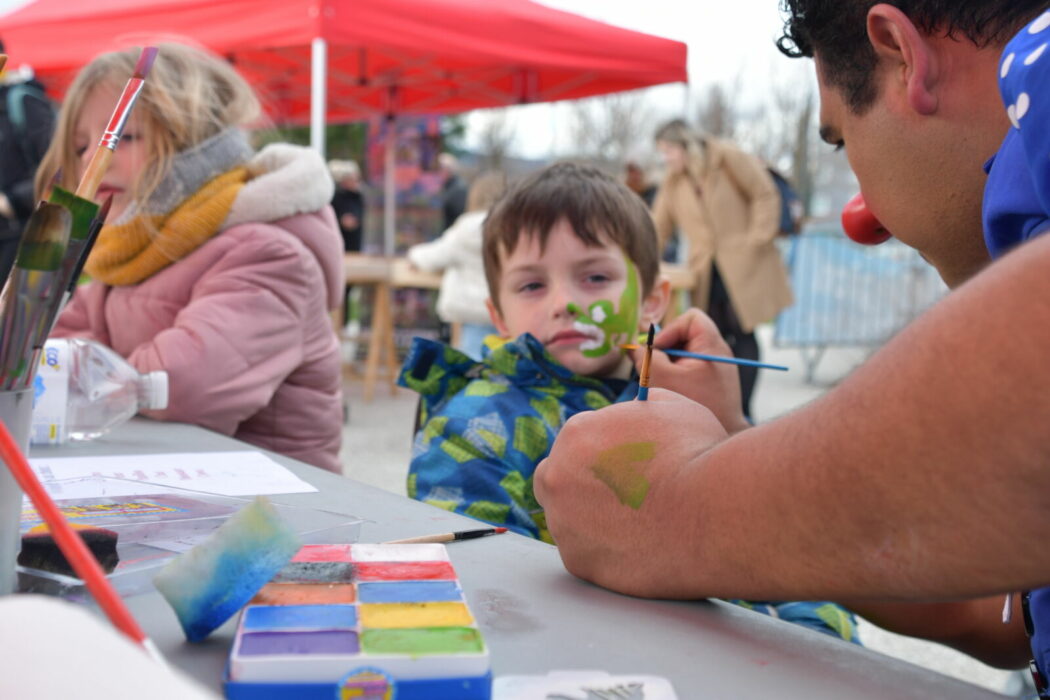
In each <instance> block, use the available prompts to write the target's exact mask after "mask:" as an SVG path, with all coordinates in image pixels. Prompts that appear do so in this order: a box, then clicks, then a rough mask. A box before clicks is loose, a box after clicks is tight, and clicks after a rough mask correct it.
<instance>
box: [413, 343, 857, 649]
mask: <svg viewBox="0 0 1050 700" xmlns="http://www.w3.org/2000/svg"><path fill="white" fill-rule="evenodd" d="M398 383H399V384H401V386H405V387H408V388H409V389H413V390H414V391H416V392H418V393H419V394H420V396H421V397H422V402H421V406H420V413H421V415H420V429H419V432H417V433H416V438H415V443H414V444H413V447H412V463H411V466H410V467H409V472H408V495H409V496H410V497H411V498H415V499H417V500H420V501H424V502H425V503H429V504H431V505H433V506H437V507H439V508H444V509H446V510H451V511H455V512H457V513H462V514H463V515H468V516H470V517H472V518H476V519H478V520H483V521H485V522H489V523H492V524H494V525H503V526H505V527H507V528H509V529H511V530H513V531H514V532H517V533H519V534H522V535H527V536H529V537H534V538H537V539H541V540H543V541H544V542H552V543H553V540H552V539H551V536H550V532H548V530H547V520H546V518H545V517H544V515H543V510H542V509H541V508H540V506H539V504H538V503H537V502H536V498H535V496H534V495H533V493H532V476H533V472H534V471H535V470H536V466H537V465H538V464H539V463H540V461H541V460H542V459H543V458H544V457H546V456H547V453H548V452H550V448H551V445H552V444H553V443H554V438H555V436H557V434H558V431H559V430H560V429H561V426H562V425H564V424H565V421H567V420H568V419H569V418H570V417H572V416H574V415H576V414H577V413H579V412H581V411H593V410H595V409H599V408H603V407H605V406H608V405H609V404H612V403H616V402H619V401H627V400H630V399H633V398H634V397H635V395H636V394H637V393H638V384H637V382H633V381H630V382H629V381H626V380H622V379H611V380H599V379H595V378H593V377H584V376H580V375H577V374H574V373H573V372H571V371H570V370H568V369H566V368H565V367H563V366H562V365H560V364H558V363H557V362H556V361H555V360H554V359H553V358H551V356H550V355H548V354H547V352H546V351H545V350H544V348H543V345H542V344H541V343H540V342H539V341H538V340H536V338H534V337H533V336H531V335H528V334H526V335H523V336H521V337H520V338H518V339H517V340H514V341H510V342H506V343H504V344H502V345H500V346H499V347H496V348H495V349H491V348H486V354H485V357H484V359H482V361H481V362H478V361H477V360H474V359H472V358H470V357H468V356H467V355H464V354H463V353H461V352H459V351H458V350H454V349H452V348H450V347H448V346H447V345H444V344H443V343H438V342H435V341H432V340H426V339H424V338H416V339H415V340H414V341H413V343H412V348H411V349H410V350H409V353H408V357H407V358H406V359H405V363H404V365H403V366H402V368H401V374H400V376H399V377H398ZM730 602H733V603H736V604H737V605H740V606H743V607H746V608H748V609H750V610H754V611H756V612H760V613H764V614H766V615H770V616H771V617H777V618H780V619H782V620H787V621H788V622H793V623H796V624H799V625H802V626H803V627H808V628H809V629H812V630H816V631H818V632H822V633H824V634H828V635H831V636H834V637H840V638H842V639H845V640H847V641H852V642H857V641H858V640H857V636H856V629H857V627H856V621H855V620H854V618H853V615H852V614H851V613H850V612H849V611H848V610H846V609H844V608H842V607H840V606H838V605H836V604H834V603H825V602H812V601H807V602H801V603H793V602H792V603H782V602H766V601H744V600H733V601H730Z"/></svg>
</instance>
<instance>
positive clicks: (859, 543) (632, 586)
mask: <svg viewBox="0 0 1050 700" xmlns="http://www.w3.org/2000/svg"><path fill="white" fill-rule="evenodd" d="M1048 6H1050V3H1048V2H1047V1H1046V0H1038V1H1035V0H911V1H908V0H895V1H892V2H882V3H876V2H873V1H872V0H783V2H782V5H781V7H782V9H783V10H784V11H785V12H786V13H787V21H786V25H785V33H784V37H783V38H781V40H780V42H779V46H780V48H781V50H782V51H784V52H785V53H787V54H788V55H793V56H812V57H813V58H814V59H815V63H816V70H817V78H818V83H819V87H820V94H821V115H820V121H821V135H822V137H823V138H824V140H826V141H828V142H829V143H831V144H834V145H836V146H839V147H844V148H845V149H846V153H847V155H848V157H849V160H850V164H851V166H852V167H853V169H854V171H855V172H856V174H857V177H858V180H859V181H860V184H861V189H862V191H863V192H864V195H865V198H866V200H867V202H868V205H869V207H870V209H871V211H872V212H873V213H874V214H875V215H876V216H877V217H878V218H879V219H880V220H881V222H882V224H884V225H885V227H886V228H887V229H888V230H889V231H890V232H892V233H893V235H894V236H896V237H897V238H899V239H900V240H902V241H903V242H905V243H907V244H909V245H911V246H913V247H915V248H917V249H918V250H919V251H920V252H921V253H922V254H923V256H924V257H925V258H926V259H927V260H928V261H929V262H930V263H931V264H933V265H934V266H935V267H936V268H937V269H938V271H939V272H940V274H941V276H942V277H943V278H944V279H945V281H946V282H948V284H950V285H951V286H953V287H955V286H958V287H959V289H957V290H956V291H955V292H953V293H952V294H950V295H948V297H947V298H946V299H945V300H944V301H943V302H942V303H940V304H938V305H937V306H936V307H935V308H934V309H932V310H931V311H930V312H929V313H928V314H926V315H925V316H924V317H923V318H921V319H919V320H918V321H917V322H916V323H914V324H912V325H911V326H910V327H908V328H907V329H905V330H904V331H902V332H901V333H900V334H899V335H898V336H897V337H896V338H894V339H893V340H892V341H890V342H889V343H887V345H886V346H885V347H884V348H883V349H881V350H880V351H879V352H878V353H877V354H876V355H875V356H874V357H873V358H872V360H871V361H870V362H868V363H867V364H866V365H865V366H864V367H862V368H860V369H858V370H857V371H856V372H854V373H853V374H852V375H851V376H850V377H849V378H848V379H847V380H846V381H844V382H843V383H842V384H841V385H839V386H838V387H836V388H835V389H834V390H832V391H830V392H828V393H827V394H826V395H825V396H824V397H822V398H821V399H820V400H818V401H815V402H813V403H812V404H810V405H808V406H806V407H804V408H802V409H799V410H798V411H795V412H794V413H791V414H789V415H787V416H785V417H783V418H780V419H777V420H775V421H771V422H768V423H765V424H763V425H759V426H756V427H754V428H748V429H745V430H742V431H739V432H737V433H736V434H733V435H729V434H727V431H728V432H732V428H731V427H730V422H727V420H726V419H725V417H722V416H716V415H715V414H713V413H711V411H709V410H707V408H705V406H704V405H699V403H702V404H711V397H710V395H711V393H712V389H711V387H712V386H713V384H714V380H715V379H716V378H719V376H720V375H719V373H720V372H724V371H725V370H724V369H723V368H715V367H712V366H711V365H709V364H705V363H701V362H699V361H696V362H694V363H692V364H687V363H686V362H685V361H680V362H677V363H670V362H669V361H667V360H666V358H660V360H659V361H656V360H655V359H654V362H653V369H652V371H653V376H654V377H660V381H661V384H662V385H663V386H674V387H681V389H680V390H679V393H681V394H684V395H686V396H689V397H692V398H693V399H694V400H695V401H697V402H699V403H694V402H691V401H689V400H687V399H686V398H684V397H683V396H678V395H674V394H669V393H667V392H661V391H654V392H653V393H651V394H650V400H649V401H648V402H645V403H637V402H633V403H626V404H620V405H616V406H610V407H608V408H606V409H603V410H602V411H596V412H591V413H589V414H587V415H581V416H578V417H575V418H573V419H572V420H570V421H569V422H568V423H567V424H566V425H565V426H564V427H563V429H562V431H561V433H560V434H559V437H558V440H557V442H556V443H555V445H554V447H553V449H552V450H551V453H550V456H549V457H548V459H547V460H546V461H545V462H544V463H542V464H541V465H540V467H539V468H538V469H537V471H536V477H535V492H536V496H537V498H538V499H539V501H540V503H541V504H542V505H543V507H544V509H545V512H546V514H547V523H548V526H549V528H550V531H551V533H552V535H553V536H554V538H555V539H556V540H557V542H558V545H559V552H560V554H561V556H562V559H563V561H564V562H565V565H566V568H567V569H569V571H571V572H573V573H574V574H576V575H578V576H580V577H582V578H585V579H587V580H590V581H593V582H596V583H598V584H601V585H604V586H607V587H609V588H613V589H615V590H618V591H621V592H625V593H630V594H634V595H641V596H647V597H675V598H695V597H701V596H718V595H722V594H724V593H726V592H728V591H730V590H731V591H734V594H735V595H744V596H770V597H788V598H807V597H820V598H831V599H836V600H839V601H845V602H846V605H847V607H852V608H853V609H855V610H857V611H859V612H860V613H861V614H862V615H865V616H867V617H870V618H871V619H872V620H873V621H875V622H876V623H877V624H880V625H883V626H885V627H888V628H890V629H894V630H896V631H900V632H904V633H906V634H912V635H915V636H922V637H927V638H930V639H934V640H936V641H940V642H942V643H944V644H947V645H950V646H953V647H956V648H958V649H961V650H963V651H965V652H967V653H969V654H971V655H974V656H976V657H978V658H980V659H982V660H984V661H986V662H988V663H992V664H995V665H999V666H1003V667H1017V666H1020V665H1023V662H1024V661H1025V660H1026V659H1027V658H1029V654H1030V653H1032V652H1034V654H1035V659H1036V664H1035V665H1034V666H1033V668H1035V670H1036V671H1038V670H1039V669H1042V670H1043V671H1044V672H1045V671H1047V670H1050V587H1047V586H1050V556H1048V552H1047V551H1046V545H1045V543H1046V542H1047V541H1048V539H1047V534H1048V533H1050V469H1048V466H1050V430H1048V428H1047V418H1048V416H1050V371H1048V370H1047V365H1046V349H1047V348H1048V347H1050V274H1047V271H1048V270H1050V236H1042V237H1041V239H1039V240H1031V241H1030V242H1027V243H1025V244H1024V245H1023V246H1021V245H1020V244H1021V243H1023V242H1025V241H1029V239H1035V238H1037V237H1039V236H1040V234H1042V233H1046V232H1048V231H1050V50H1048V49H1050V10H1048V9H1047V8H1048ZM1011 37H1012V38H1011ZM982 167H983V168H985V169H986V170H987V172H988V173H989V175H988V177H985V171H983V170H982ZM982 199H983V203H982ZM982 217H983V222H982ZM1018 246H1020V249H1019V250H1017V251H1016V252H1014V253H1010V254H1006V253H1007V251H1008V250H1009V249H1011V248H1013V247H1018ZM989 254H990V255H989ZM999 256H1004V259H1003V260H1001V261H996V262H995V263H993V264H991V265H988V261H989V257H992V258H998V257H999ZM986 265H987V267H988V269H987V270H982V268H983V267H985V266H986ZM963 282H966V284H963ZM1018 329H1024V338H1023V342H1022V341H1020V340H1019V339H1017V331H1018ZM1011 339H1012V340H1011ZM1006 341H1009V342H1006ZM655 344H656V345H657V346H658V347H670V346H684V347H686V348H687V349H689V350H693V351H696V352H709V353H710V352H713V351H714V352H717V351H718V347H717V344H718V338H717V333H716V331H715V329H714V327H713V325H712V324H711V322H710V321H709V319H706V318H705V317H703V316H702V315H701V314H699V313H697V312H691V313H688V314H685V315H683V316H682V317H680V318H679V319H676V321H675V322H673V323H672V324H670V325H669V326H668V327H667V328H665V329H664V331H663V332H662V333H661V334H660V335H659V336H657V338H656V343H655ZM661 373H662V374H661ZM721 380H722V381H723V383H725V377H721ZM633 442H645V443H646V444H649V445H651V451H652V454H653V455H654V456H653V458H652V459H650V460H648V461H646V462H645V464H634V465H629V466H630V468H631V469H632V471H631V472H630V473H631V475H632V476H635V477H637V478H638V479H639V480H640V482H641V483H643V484H644V486H645V488H646V498H645V502H644V504H643V505H641V506H640V507H638V508H636V509H634V510H631V511H627V510H625V509H622V508H617V507H616V504H615V501H614V498H613V497H610V495H609V494H608V493H606V491H608V489H607V488H606V487H604V485H603V484H602V483H601V482H600V481H596V480H595V479H594V478H593V475H592V473H591V472H592V471H593V470H588V469H587V468H586V467H587V466H589V465H593V464H598V463H600V462H601V459H602V455H605V454H608V453H610V452H611V451H613V450H616V449H619V448H622V447H623V446H624V445H630V444H631V443H633ZM581 467H583V468H581ZM625 532H626V533H629V536H626V537H625V536H623V534H622V533H625ZM668 533H678V534H676V535H675V536H669V535H668ZM1007 591H1026V592H1025V593H1024V595H1020V596H1018V595H1014V596H1012V597H1011V598H1010V599H1008V600H1007V601H1006V605H1005V606H1004V600H1003V596H1002V593H1005V592H1007ZM994 594H998V595H994ZM980 596H985V597H980ZM993 596H994V597H993ZM848 601H864V602H855V603H854V604H852V605H850V604H849V602H848ZM870 601H952V602H934V603H930V602H899V603H892V604H891V603H879V604H873V603H871V602H870ZM1001 617H1006V618H1009V619H1010V620H1011V621H1010V623H1009V624H1003V623H1002V622H1001V621H1000V618H1001ZM1026 632H1028V633H1029V634H1031V636H1032V639H1031V644H1030V648H1029V641H1028V640H1027V639H1026ZM1037 682H1038V683H1039V685H1040V692H1041V693H1044V694H1045V693H1047V691H1046V690H1045V684H1044V683H1042V682H1041V680H1040V681H1037ZM1043 696H1044V697H1050V694H1045V695H1043Z"/></svg>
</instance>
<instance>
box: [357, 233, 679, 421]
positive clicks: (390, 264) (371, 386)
mask: <svg viewBox="0 0 1050 700" xmlns="http://www.w3.org/2000/svg"><path fill="white" fill-rule="evenodd" d="M343 265H344V269H345V271H346V283H347V284H352V285H355V286H362V287H370V288H371V289H372V290H373V292H374V296H373V298H374V302H373V307H372V328H371V333H370V335H369V339H368V352H367V354H366V356H365V376H364V392H363V397H364V400H365V401H371V400H372V398H373V397H374V396H375V385H376V382H377V381H378V379H379V374H380V368H381V366H382V368H383V369H385V370H386V372H385V374H386V379H387V381H388V382H389V384H390V393H391V394H394V393H396V391H397V372H398V369H399V367H400V362H399V360H398V357H397V347H396V346H395V343H394V312H393V291H394V290H395V289H437V288H438V287H440V286H441V273H437V272H423V271H422V270H419V269H418V268H416V267H413V266H412V264H411V263H409V262H408V260H407V259H405V258H399V257H395V258H387V257H382V256H378V255H363V254H361V253H347V254H346V256H345V258H344V262H343ZM660 271H661V272H662V273H663V274H664V275H665V276H666V277H667V278H668V279H669V280H670V281H671V293H672V300H671V305H670V306H669V307H668V311H667V314H666V315H665V316H664V322H667V321H669V320H671V319H672V318H674V317H675V316H677V315H678V309H679V305H678V303H676V302H677V299H676V297H677V296H678V293H679V292H680V291H683V290H684V291H688V290H690V289H692V288H693V285H694V284H695V275H694V274H693V273H691V272H689V271H688V270H686V269H685V267H683V266H681V265H668V264H666V263H665V264H662V265H661V267H660ZM454 335H455V332H454Z"/></svg>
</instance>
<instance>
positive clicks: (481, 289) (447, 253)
mask: <svg viewBox="0 0 1050 700" xmlns="http://www.w3.org/2000/svg"><path fill="white" fill-rule="evenodd" d="M506 183H507V180H506V177H505V176H504V175H503V173H500V172H495V171H493V172H486V173H482V174H481V175H479V176H478V177H477V178H476V179H475V180H474V182H473V184H471V186H470V192H469V194H468V196H467V211H466V213H464V214H461V215H460V217H459V218H458V219H456V221H455V223H454V224H452V226H451V227H450V228H448V229H446V230H445V232H444V233H442V234H441V236H440V237H439V238H437V239H435V240H433V241H430V242H429V243H421V244H419V245H415V246H412V247H411V248H409V249H408V259H409V261H410V262H411V263H412V264H413V265H415V266H416V267H418V268H419V269H421V270H426V271H428V272H439V271H442V270H444V275H443V276H442V278H441V289H440V290H439V291H438V300H437V313H438V317H439V318H440V319H441V320H442V321H444V322H445V323H459V324H461V327H460V337H459V342H458V343H456V345H455V347H456V349H457V350H459V351H461V352H464V353H466V354H467V355H470V356H471V357H472V358H474V359H475V360H480V359H481V348H482V345H483V341H484V340H485V337H486V336H488V335H491V334H493V333H496V328H495V326H493V325H492V322H491V320H490V318H489V312H488V308H487V307H486V306H485V300H486V299H488V297H489V290H488V283H487V282H486V281H485V264H484V261H483V259H482V255H481V239H482V236H481V231H482V229H481V226H482V224H483V223H484V222H485V217H486V216H487V215H488V212H489V209H491V208H492V206H493V205H494V204H495V203H496V202H497V200H499V198H500V197H501V196H502V195H503V191H504V190H505V189H506Z"/></svg>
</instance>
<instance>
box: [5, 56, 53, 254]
mask: <svg viewBox="0 0 1050 700" xmlns="http://www.w3.org/2000/svg"><path fill="white" fill-rule="evenodd" d="M0 53H6V51H5V48H4V44H3V42H2V41H0ZM8 66H11V62H8V63H7V66H5V68H4V70H2V71H0V237H8V236H18V235H21V233H22V229H23V228H24V227H25V224H26V222H27V221H28V220H29V215H30V214H31V213H32V212H33V207H34V205H35V204H36V197H35V196H34V193H33V173H35V172H36V169H37V166H38V165H40V161H41V159H43V157H44V152H45V151H47V147H48V145H49V144H50V143H51V135H52V133H54V130H55V108H54V106H53V105H52V104H51V100H49V99H48V98H47V95H46V94H44V86H43V85H41V84H40V83H39V82H38V81H37V80H35V79H34V78H33V71H32V70H31V69H30V68H29V67H28V66H22V67H21V68H18V69H15V70H11V69H9V68H8Z"/></svg>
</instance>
